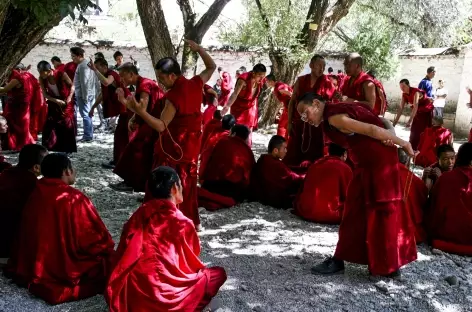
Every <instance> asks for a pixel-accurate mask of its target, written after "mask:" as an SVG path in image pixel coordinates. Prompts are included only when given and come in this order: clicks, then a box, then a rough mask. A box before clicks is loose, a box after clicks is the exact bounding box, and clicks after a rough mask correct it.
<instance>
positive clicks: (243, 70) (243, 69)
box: [239, 66, 247, 73]
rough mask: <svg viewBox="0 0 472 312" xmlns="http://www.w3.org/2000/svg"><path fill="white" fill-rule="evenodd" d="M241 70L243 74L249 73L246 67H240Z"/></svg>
mask: <svg viewBox="0 0 472 312" xmlns="http://www.w3.org/2000/svg"><path fill="white" fill-rule="evenodd" d="M239 70H240V71H241V72H242V73H245V72H247V69H246V67H244V66H241V67H239Z"/></svg>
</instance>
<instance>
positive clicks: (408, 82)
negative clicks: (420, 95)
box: [400, 79, 410, 86]
mask: <svg viewBox="0 0 472 312" xmlns="http://www.w3.org/2000/svg"><path fill="white" fill-rule="evenodd" d="M400 83H404V84H406V85H407V86H410V81H409V80H408V79H402V80H400Z"/></svg>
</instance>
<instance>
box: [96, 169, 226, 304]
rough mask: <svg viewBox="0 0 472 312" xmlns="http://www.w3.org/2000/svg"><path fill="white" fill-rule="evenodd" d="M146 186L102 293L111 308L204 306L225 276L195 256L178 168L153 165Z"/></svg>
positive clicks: (196, 243)
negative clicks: (145, 196) (182, 208)
mask: <svg viewBox="0 0 472 312" xmlns="http://www.w3.org/2000/svg"><path fill="white" fill-rule="evenodd" d="M148 187H149V191H150V192H151V194H152V199H151V200H150V201H148V202H146V203H145V204H143V205H142V206H141V207H139V209H138V210H137V211H136V212H135V213H134V214H133V215H132V216H131V218H130V219H129V220H128V222H127V223H126V224H125V226H124V228H123V232H122V234H121V239H120V244H119V246H118V250H117V259H118V262H117V264H116V266H115V268H114V269H113V272H112V273H111V276H110V279H109V281H108V285H107V288H106V294H105V297H106V299H107V302H108V304H109V307H110V311H111V312H122V311H128V312H138V311H139V312H141V311H156V312H158V311H159V312H167V311H203V310H204V309H205V307H206V306H208V305H209V304H210V302H211V299H212V298H213V297H214V296H215V295H216V294H217V293H218V290H219V289H220V287H221V286H222V285H223V284H224V282H225V281H226V272H225V270H224V269H223V268H221V267H211V268H207V267H205V265H204V264H203V262H201V261H200V259H199V258H198V257H199V255H200V241H199V239H198V235H197V232H196V230H195V226H194V224H193V222H192V220H190V219H189V218H187V217H185V216H184V214H183V213H182V211H180V210H179V209H178V208H177V206H178V205H179V204H181V203H182V200H183V197H184V196H183V194H182V189H183V187H182V182H181V180H180V179H179V176H178V174H177V172H176V171H175V170H174V169H172V168H170V167H165V166H162V167H158V168H157V169H154V171H153V172H152V173H151V175H150V179H149V183H148ZM214 309H215V307H211V311H214Z"/></svg>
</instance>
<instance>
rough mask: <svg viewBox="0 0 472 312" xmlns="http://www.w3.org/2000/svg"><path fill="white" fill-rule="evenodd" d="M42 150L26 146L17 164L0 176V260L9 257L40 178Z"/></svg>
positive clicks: (39, 146) (43, 150)
mask: <svg viewBox="0 0 472 312" xmlns="http://www.w3.org/2000/svg"><path fill="white" fill-rule="evenodd" d="M47 153H48V151H47V149H46V148H45V147H43V146H41V145H36V144H28V145H25V146H24V147H23V149H22V150H21V152H20V155H19V159H18V160H19V161H18V165H16V166H15V167H11V168H9V169H6V170H5V171H3V172H2V174H0V198H1V205H0V214H1V215H2V217H1V218H0V258H9V257H10V253H11V247H12V246H13V241H14V239H15V237H16V235H17V234H18V230H19V227H20V222H21V215H22V213H23V209H24V207H25V204H26V201H27V200H28V198H29V196H30V195H31V193H32V192H33V190H34V188H35V187H36V182H37V181H38V179H37V177H38V176H39V175H41V167H40V166H41V162H42V161H43V158H44V157H45V156H46V155H47Z"/></svg>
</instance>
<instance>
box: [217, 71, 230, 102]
mask: <svg viewBox="0 0 472 312" xmlns="http://www.w3.org/2000/svg"><path fill="white" fill-rule="evenodd" d="M232 87H233V84H232V82H231V75H230V74H229V73H227V72H223V73H222V74H221V93H220V96H219V98H218V105H219V106H225V105H226V103H228V100H229V96H230V95H231V89H232Z"/></svg>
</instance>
